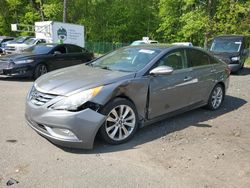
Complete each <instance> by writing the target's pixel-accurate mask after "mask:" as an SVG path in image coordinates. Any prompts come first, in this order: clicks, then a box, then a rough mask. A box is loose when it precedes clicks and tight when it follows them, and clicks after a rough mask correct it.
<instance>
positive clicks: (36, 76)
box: [34, 63, 48, 79]
mask: <svg viewBox="0 0 250 188" xmlns="http://www.w3.org/2000/svg"><path fill="white" fill-rule="evenodd" d="M41 66H45V67H46V70H47V72H48V68H47V66H46V65H45V64H43V63H41V64H38V65H37V66H36V67H35V70H34V79H37V78H39V77H40V76H42V75H41V73H40V72H39V69H40V67H41Z"/></svg>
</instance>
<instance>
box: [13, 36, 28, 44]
mask: <svg viewBox="0 0 250 188" xmlns="http://www.w3.org/2000/svg"><path fill="white" fill-rule="evenodd" d="M26 38H27V37H17V38H15V40H14V41H15V42H17V43H23V42H24V41H25V40H26Z"/></svg>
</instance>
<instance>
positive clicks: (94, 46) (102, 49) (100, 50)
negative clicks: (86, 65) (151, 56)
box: [85, 42, 129, 54]
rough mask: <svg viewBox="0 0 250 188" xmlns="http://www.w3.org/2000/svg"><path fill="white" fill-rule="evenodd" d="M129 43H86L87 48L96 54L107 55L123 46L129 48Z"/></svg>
mask: <svg viewBox="0 0 250 188" xmlns="http://www.w3.org/2000/svg"><path fill="white" fill-rule="evenodd" d="M128 45H129V44H128V43H111V42H86V43H85V48H86V49H88V50H89V51H91V52H94V53H95V54H105V53H107V52H110V51H113V50H115V49H117V48H121V47H123V46H128Z"/></svg>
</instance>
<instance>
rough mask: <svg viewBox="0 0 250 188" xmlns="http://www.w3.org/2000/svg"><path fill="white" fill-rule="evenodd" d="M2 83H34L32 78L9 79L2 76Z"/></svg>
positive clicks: (0, 77) (0, 79)
mask: <svg viewBox="0 0 250 188" xmlns="http://www.w3.org/2000/svg"><path fill="white" fill-rule="evenodd" d="M0 81H13V82H34V80H33V79H31V78H25V77H9V76H0Z"/></svg>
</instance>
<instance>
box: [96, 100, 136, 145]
mask: <svg viewBox="0 0 250 188" xmlns="http://www.w3.org/2000/svg"><path fill="white" fill-rule="evenodd" d="M103 113H104V114H105V115H107V118H106V121H105V122H104V124H103V125H102V127H101V128H100V133H101V136H102V138H103V139H104V141H106V142H107V143H109V144H121V143H124V142H126V141H128V140H129V139H131V138H132V137H133V135H134V134H135V132H136V130H137V128H138V118H137V117H138V115H137V112H136V109H135V106H134V104H133V103H132V102H130V101H129V100H126V99H123V98H117V99H115V100H113V101H111V102H110V103H108V105H106V107H105V108H104V110H103Z"/></svg>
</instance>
